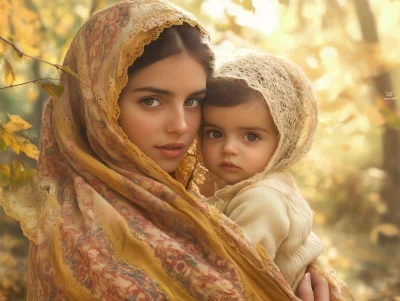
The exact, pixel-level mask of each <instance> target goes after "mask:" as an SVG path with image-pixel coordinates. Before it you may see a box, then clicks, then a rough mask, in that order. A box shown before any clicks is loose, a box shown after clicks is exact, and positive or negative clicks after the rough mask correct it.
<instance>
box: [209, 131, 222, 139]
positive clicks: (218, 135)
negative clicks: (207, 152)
mask: <svg viewBox="0 0 400 301" xmlns="http://www.w3.org/2000/svg"><path fill="white" fill-rule="evenodd" d="M207 136H208V138H211V139H220V138H222V133H221V132H220V131H209V132H208V133H207Z"/></svg>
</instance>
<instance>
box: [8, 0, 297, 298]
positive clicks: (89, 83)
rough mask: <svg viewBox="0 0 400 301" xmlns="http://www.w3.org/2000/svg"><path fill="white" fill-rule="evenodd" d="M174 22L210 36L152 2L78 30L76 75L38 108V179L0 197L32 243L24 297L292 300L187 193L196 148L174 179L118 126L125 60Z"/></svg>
mask: <svg viewBox="0 0 400 301" xmlns="http://www.w3.org/2000/svg"><path fill="white" fill-rule="evenodd" d="M183 22H185V23H188V24H190V25H191V26H197V27H198V28H199V29H200V31H201V32H202V34H203V36H204V39H205V40H207V39H208V36H207V33H206V32H205V30H204V29H203V28H202V27H201V25H199V24H198V23H197V21H196V20H195V18H194V17H193V16H191V15H190V14H188V13H186V12H184V11H182V10H181V9H180V8H178V7H176V6H174V5H172V4H171V3H169V2H166V1H158V0H133V1H125V2H119V3H117V4H114V5H112V6H110V7H108V8H106V9H104V10H102V11H100V12H98V13H97V14H96V15H94V16H93V17H92V18H91V19H90V20H89V21H88V22H87V23H86V24H85V25H84V26H83V27H82V28H81V29H80V30H79V31H78V33H77V34H76V36H75V38H74V40H73V42H72V44H71V46H70V49H69V51H68V53H67V55H66V58H65V62H64V65H65V66H68V67H69V68H70V69H71V70H72V71H74V72H75V73H76V74H77V76H78V77H79V79H80V80H78V79H77V78H76V77H73V76H71V75H70V74H63V75H62V77H61V82H60V84H62V85H63V86H64V87H65V93H64V95H63V96H62V97H60V98H51V99H50V101H49V103H48V105H47V107H46V109H45V112H44V115H43V123H42V130H41V141H40V143H41V149H40V158H39V166H38V169H39V176H38V179H36V182H34V183H32V185H30V186H29V185H27V186H24V187H23V188H21V189H20V191H18V192H14V193H12V194H7V193H5V192H4V193H3V194H2V195H1V202H2V205H3V207H4V209H5V211H6V212H7V214H9V215H10V216H12V217H14V218H16V219H18V220H19V221H20V223H21V227H22V229H23V231H24V233H25V235H26V236H27V237H28V238H29V239H30V241H31V244H30V250H29V271H28V281H29V287H28V300H40V301H43V300H52V301H57V300H185V301H188V300H298V299H297V298H296V297H295V296H294V295H293V293H292V292H291V289H290V287H289V285H288V284H287V282H286V281H285V280H284V279H283V277H282V276H281V274H280V273H279V271H278V269H277V268H276V266H275V264H274V263H273V262H272V261H271V260H270V259H269V258H267V257H266V256H265V254H264V253H263V251H261V249H259V248H257V247H256V246H255V245H253V244H252V243H251V241H250V240H249V239H248V238H247V237H246V236H245V235H244V234H243V232H242V231H241V230H240V229H239V228H238V227H237V226H236V225H235V224H233V222H231V221H230V220H229V219H228V218H226V217H225V216H224V215H222V214H221V213H220V212H219V211H218V210H217V209H215V208H213V207H211V206H208V205H207V204H205V203H202V202H201V201H199V200H197V199H196V198H194V197H193V196H191V195H190V194H189V193H187V191H186V190H185V186H186V182H187V181H188V175H189V174H190V171H192V170H193V168H194V166H193V160H192V159H191V157H190V156H191V155H193V154H195V153H196V149H195V145H194V146H193V148H192V149H191V151H190V152H189V154H188V157H187V158H184V159H183V160H182V162H181V166H180V167H179V169H178V170H179V174H178V175H177V176H176V178H177V179H179V180H180V181H177V180H176V179H174V178H172V177H171V176H170V175H168V174H167V173H166V172H165V171H163V170H161V169H160V168H159V167H158V166H157V165H156V164H155V163H154V162H153V161H152V160H151V159H149V158H148V157H147V156H146V155H145V154H143V153H142V152H141V151H140V150H139V149H138V148H137V147H136V146H135V145H134V144H133V143H132V142H130V141H129V140H128V138H127V136H126V135H125V133H124V132H123V131H122V129H121V128H120V127H119V126H118V123H117V120H118V117H119V113H120V111H119V107H118V97H119V94H120V92H121V90H122V89H123V87H124V86H125V85H126V83H127V81H128V77H127V69H128V67H129V66H130V65H132V63H133V62H134V61H135V59H136V58H137V57H139V56H140V55H141V54H142V53H143V49H144V46H145V45H147V44H149V43H150V42H151V41H152V40H155V39H157V38H158V36H159V34H160V33H161V32H162V31H163V30H164V29H165V28H168V27H170V26H173V25H181V24H182V23H183ZM194 143H195V142H194ZM192 157H193V156H192Z"/></svg>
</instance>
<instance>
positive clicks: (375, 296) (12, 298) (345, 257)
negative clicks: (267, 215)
mask: <svg viewBox="0 0 400 301" xmlns="http://www.w3.org/2000/svg"><path fill="white" fill-rule="evenodd" d="M314 231H315V232H316V233H317V235H318V236H319V237H320V238H321V239H322V241H323V243H324V246H325V251H324V254H323V255H322V256H321V262H322V263H323V264H324V265H326V267H327V268H328V269H334V270H335V271H336V277H337V278H339V279H342V280H344V281H345V282H346V283H348V285H349V286H350V288H351V290H352V292H353V293H354V295H355V299H356V300H357V301H400V243H399V241H398V240H397V241H392V242H388V243H386V244H385V245H384V246H380V245H376V244H373V243H372V242H371V240H370V238H369V236H368V235H367V234H355V233H344V232H343V231H339V230H336V229H335V228H334V227H328V226H327V225H315V226H314ZM27 250H28V243H27V240H26V239H25V238H24V236H22V233H21V232H20V230H19V229H18V225H17V224H15V223H13V222H11V221H10V220H8V218H6V217H4V215H3V212H1V211H0V301H20V300H21V301H22V300H25V299H26V271H27V259H26V256H27V252H28V251H27Z"/></svg>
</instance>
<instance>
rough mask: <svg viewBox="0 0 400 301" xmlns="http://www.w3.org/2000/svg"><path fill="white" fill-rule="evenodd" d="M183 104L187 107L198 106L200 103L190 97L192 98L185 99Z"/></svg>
mask: <svg viewBox="0 0 400 301" xmlns="http://www.w3.org/2000/svg"><path fill="white" fill-rule="evenodd" d="M185 105H186V106H188V107H198V106H199V105H200V100H198V99H195V98H192V99H187V100H186V101H185Z"/></svg>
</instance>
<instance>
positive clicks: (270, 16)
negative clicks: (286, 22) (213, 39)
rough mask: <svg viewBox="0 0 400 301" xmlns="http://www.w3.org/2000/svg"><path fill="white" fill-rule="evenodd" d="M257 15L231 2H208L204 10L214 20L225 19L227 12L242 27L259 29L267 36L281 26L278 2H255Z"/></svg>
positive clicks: (229, 0) (263, 0) (222, 0)
mask: <svg viewBox="0 0 400 301" xmlns="http://www.w3.org/2000/svg"><path fill="white" fill-rule="evenodd" d="M253 5H254V7H255V13H252V12H250V11H246V10H244V9H243V8H242V7H241V6H240V5H237V4H235V3H233V2H232V1H231V0H207V1H205V2H204V4H203V6H202V10H204V12H205V13H206V14H207V15H209V16H210V17H211V18H213V19H220V18H223V17H224V15H225V12H226V13H227V14H229V15H231V16H235V17H236V20H237V23H238V24H239V25H242V26H248V27H250V28H254V29H258V30H260V31H262V32H263V33H264V34H266V35H270V34H272V33H273V32H274V31H275V30H276V29H277V28H278V26H279V1H278V0H253Z"/></svg>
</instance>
